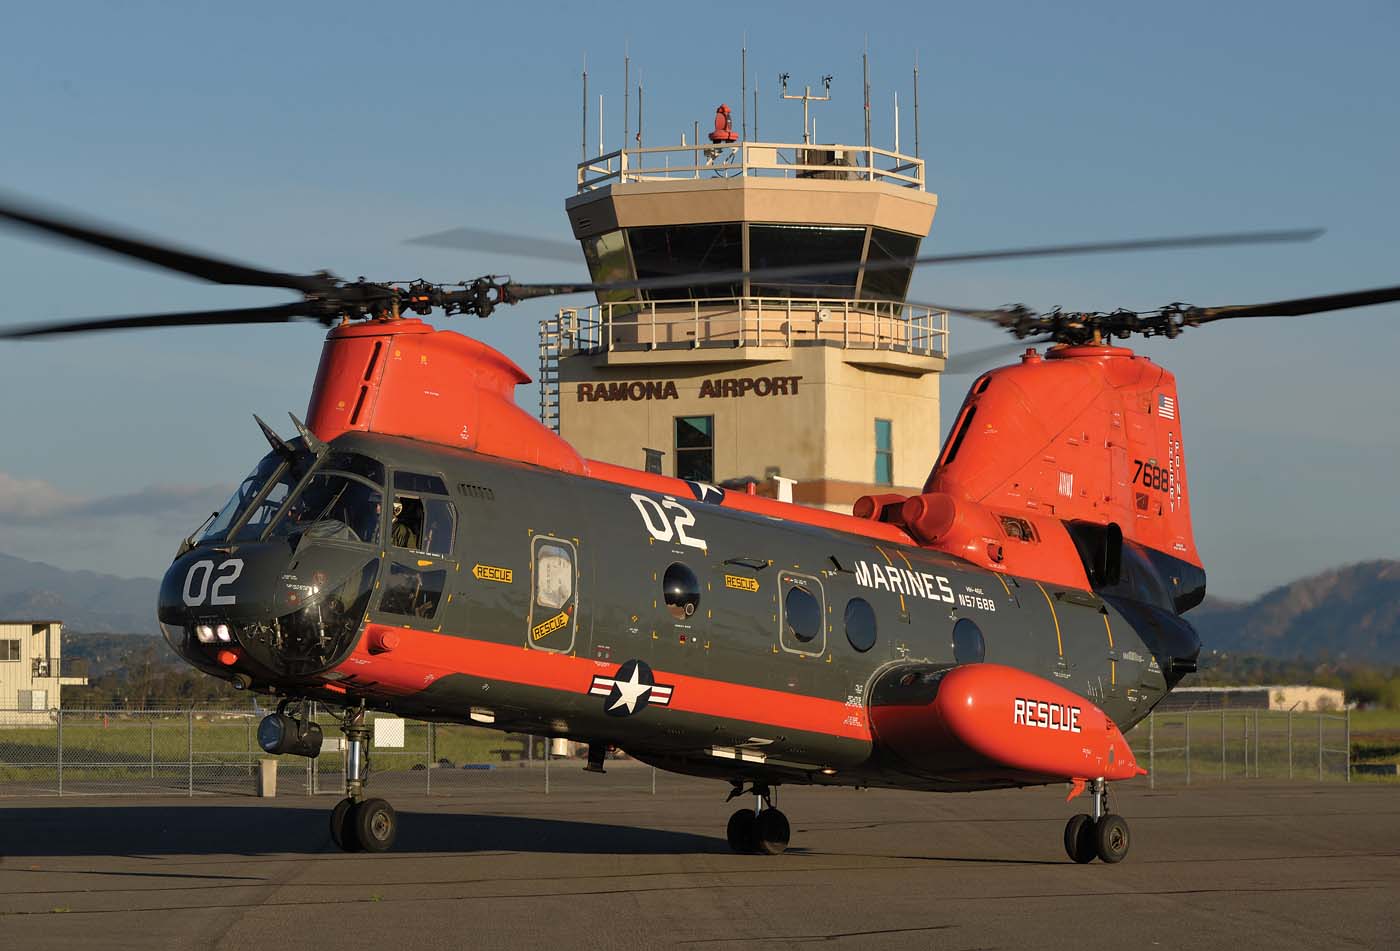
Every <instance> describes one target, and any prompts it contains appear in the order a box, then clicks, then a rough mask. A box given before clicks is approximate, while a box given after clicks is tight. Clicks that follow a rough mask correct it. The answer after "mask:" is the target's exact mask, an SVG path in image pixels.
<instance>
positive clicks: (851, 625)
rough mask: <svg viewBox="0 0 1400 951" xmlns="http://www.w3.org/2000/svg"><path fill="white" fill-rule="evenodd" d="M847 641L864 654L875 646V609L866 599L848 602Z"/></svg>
mask: <svg viewBox="0 0 1400 951" xmlns="http://www.w3.org/2000/svg"><path fill="white" fill-rule="evenodd" d="M846 640H848V641H850V642H851V646H852V647H854V648H855V649H856V650H858V651H860V652H861V653H862V654H863V653H865V652H866V651H868V650H870V648H872V647H874V646H875V609H874V608H872V607H871V606H870V602H869V601H867V600H865V599H864V598H852V599H851V600H849V601H847V602H846Z"/></svg>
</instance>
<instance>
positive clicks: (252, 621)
mask: <svg viewBox="0 0 1400 951" xmlns="http://www.w3.org/2000/svg"><path fill="white" fill-rule="evenodd" d="M384 486H385V470H384V465H383V464H382V463H381V462H379V461H378V460H376V459H374V458H371V457H370V456H368V455H365V454H363V453H361V452H347V451H338V450H336V449H335V448H333V447H330V446H326V445H324V444H321V445H318V446H317V447H316V449H315V450H314V451H313V449H312V448H310V447H308V446H307V444H306V440H305V439H299V440H294V441H292V442H283V443H279V444H274V449H273V451H272V452H270V453H268V454H267V455H266V456H264V457H263V458H262V459H261V460H259V462H258V464H257V465H256V466H255V467H254V468H253V471H252V472H251V473H249V475H248V476H247V478H245V479H244V480H243V481H242V482H241V483H240V484H239V486H238V487H237V489H235V490H234V493H233V495H232V496H231V497H230V498H229V500H228V502H227V503H226V504H225V505H224V507H223V509H221V510H220V511H219V512H218V513H216V514H215V515H214V516H213V518H212V519H211V521H210V522H209V523H208V525H207V526H206V527H205V528H204V530H203V531H202V532H200V533H199V535H198V536H197V537H195V538H192V539H190V540H189V541H187V542H186V544H185V545H184V546H183V547H182V550H181V552H180V554H179V555H178V556H177V557H176V559H175V562H174V563H173V564H172V565H171V566H170V569H169V570H168V571H167V572H166V576H165V579H164V581H163V582H162V584H161V595H160V609H159V614H160V621H161V627H162V630H163V631H164V633H165V637H166V640H167V641H169V642H170V644H171V646H172V647H173V648H174V649H175V650H176V652H177V653H179V654H180V655H181V656H183V657H184V658H186V659H187V660H189V661H190V662H191V663H193V664H194V665H195V666H198V667H202V668H204V669H206V670H208V671H210V672H215V673H219V674H221V675H223V676H226V677H227V676H229V673H230V672H229V669H228V668H230V667H234V666H236V667H237V668H238V669H239V670H248V669H250V668H251V669H254V670H255V671H257V673H261V674H262V675H263V676H264V677H265V678H266V679H268V680H272V679H282V678H285V677H287V676H293V677H295V676H300V675H307V674H311V673H313V672H315V671H317V670H321V669H324V668H325V667H326V666H327V665H329V664H330V663H332V662H333V661H334V660H335V659H336V658H337V657H339V656H340V655H341V654H343V653H344V652H345V651H347V650H348V649H349V648H350V646H351V644H352V642H353V638H354V635H355V633H356V632H357V631H358V630H359V627H360V624H361V622H362V620H363V619H364V617H365V612H366V610H367V609H368V606H369V600H370V595H371V593H372V591H373V590H374V586H375V582H376V579H377V577H378V574H379V567H380V558H379V556H380V548H379V546H380V540H381V535H382V525H383V523H384V521H385V518H384V516H385V512H384V502H383V498H384ZM394 526H395V530H397V523H394ZM420 531H421V529H420ZM253 679H256V678H253Z"/></svg>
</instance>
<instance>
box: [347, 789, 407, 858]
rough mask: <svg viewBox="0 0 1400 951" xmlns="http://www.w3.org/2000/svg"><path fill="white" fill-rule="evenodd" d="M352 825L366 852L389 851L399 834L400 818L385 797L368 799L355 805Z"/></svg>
mask: <svg viewBox="0 0 1400 951" xmlns="http://www.w3.org/2000/svg"><path fill="white" fill-rule="evenodd" d="M352 827H353V828H354V830H355V837H356V838H357V839H359V843H360V848H362V849H364V850H365V851H366V852H387V851H389V850H390V849H392V848H393V847H394V839H395V838H396V837H397V836H398V834H399V818H398V816H397V815H395V814H394V807H393V806H391V805H389V804H388V803H387V802H385V801H384V800H383V799H366V800H365V801H364V802H362V803H360V804H359V805H358V806H356V807H355V812H354V820H353V822H352Z"/></svg>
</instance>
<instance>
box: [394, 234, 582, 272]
mask: <svg viewBox="0 0 1400 951" xmlns="http://www.w3.org/2000/svg"><path fill="white" fill-rule="evenodd" d="M404 244H418V245H423V246H425V247H430V248H452V249H455V250H460V251H484V252H487V253H490V254H508V255H518V256H520V257H524V258H538V259H539V260H542V261H562V262H563V263H565V264H582V263H583V252H582V250H581V249H580V248H579V246H578V245H577V244H570V243H569V242H568V241H557V240H555V239H553V238H534V237H530V236H529V235H522V234H509V233H507V232H504V231H489V230H487V229H485V228H449V229H448V230H446V231H437V232H434V233H433V234H425V235H420V236H418V237H416V238H409V239H408V240H407V241H405V242H404Z"/></svg>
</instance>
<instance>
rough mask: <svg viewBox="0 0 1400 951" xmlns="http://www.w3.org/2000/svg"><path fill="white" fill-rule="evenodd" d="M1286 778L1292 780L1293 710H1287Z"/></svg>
mask: <svg viewBox="0 0 1400 951" xmlns="http://www.w3.org/2000/svg"><path fill="white" fill-rule="evenodd" d="M1288 778H1289V779H1292V778H1293V708H1292V707H1289V708H1288Z"/></svg>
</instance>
